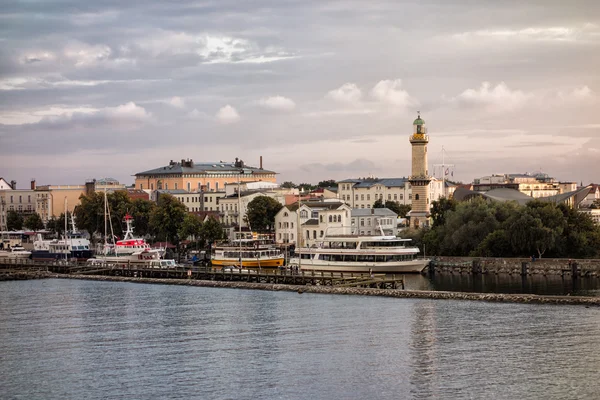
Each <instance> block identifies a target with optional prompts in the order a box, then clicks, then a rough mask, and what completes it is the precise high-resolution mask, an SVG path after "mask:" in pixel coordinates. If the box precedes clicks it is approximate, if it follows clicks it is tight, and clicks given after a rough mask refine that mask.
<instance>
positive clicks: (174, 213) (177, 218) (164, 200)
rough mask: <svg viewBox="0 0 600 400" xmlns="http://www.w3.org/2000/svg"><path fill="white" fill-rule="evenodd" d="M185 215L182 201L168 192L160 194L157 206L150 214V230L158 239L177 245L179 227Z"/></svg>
mask: <svg viewBox="0 0 600 400" xmlns="http://www.w3.org/2000/svg"><path fill="white" fill-rule="evenodd" d="M186 215H187V209H186V207H185V205H184V204H183V203H181V202H180V201H179V200H177V199H176V198H175V197H173V196H171V195H169V194H161V195H160V197H159V198H158V205H157V207H156V208H155V209H154V210H153V211H152V214H151V215H150V230H151V232H152V233H153V234H154V235H155V236H156V237H157V238H158V239H159V240H164V241H166V242H171V243H173V244H175V245H176V246H178V247H179V242H180V240H179V239H180V238H179V227H180V226H181V225H182V224H183V221H184V219H185V216H186Z"/></svg>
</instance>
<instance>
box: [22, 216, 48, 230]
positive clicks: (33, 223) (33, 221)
mask: <svg viewBox="0 0 600 400" xmlns="http://www.w3.org/2000/svg"><path fill="white" fill-rule="evenodd" d="M23 225H24V226H26V227H27V228H29V229H31V230H32V231H34V232H35V231H40V230H42V229H44V222H42V217H40V215H39V214H38V213H34V214H31V215H30V216H29V217H27V219H25V222H24V223H23Z"/></svg>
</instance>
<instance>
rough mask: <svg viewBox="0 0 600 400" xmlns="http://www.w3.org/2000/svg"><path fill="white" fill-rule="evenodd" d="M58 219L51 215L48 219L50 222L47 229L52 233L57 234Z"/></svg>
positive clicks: (47, 223)
mask: <svg viewBox="0 0 600 400" xmlns="http://www.w3.org/2000/svg"><path fill="white" fill-rule="evenodd" d="M57 225H59V224H58V220H57V219H56V217H55V216H52V217H50V219H48V222H46V229H47V230H49V231H50V232H51V233H52V234H56V233H58V227H57Z"/></svg>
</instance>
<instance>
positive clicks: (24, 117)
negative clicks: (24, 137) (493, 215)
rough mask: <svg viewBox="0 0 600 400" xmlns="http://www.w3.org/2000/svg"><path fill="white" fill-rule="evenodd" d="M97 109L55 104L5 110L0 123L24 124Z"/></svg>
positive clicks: (0, 116) (87, 112)
mask: <svg viewBox="0 0 600 400" xmlns="http://www.w3.org/2000/svg"><path fill="white" fill-rule="evenodd" d="M98 111H99V110H98V109H97V108H92V107H85V106H82V107H68V106H63V105H55V106H51V107H49V108H43V109H33V110H28V111H5V112H4V113H2V114H1V115H0V124H4V125H25V124H35V123H37V122H40V121H41V120H42V119H44V118H47V117H68V118H71V117H72V116H73V114H75V113H77V114H94V113H97V112H98Z"/></svg>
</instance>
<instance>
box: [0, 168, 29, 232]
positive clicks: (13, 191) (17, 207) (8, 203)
mask: <svg viewBox="0 0 600 400" xmlns="http://www.w3.org/2000/svg"><path fill="white" fill-rule="evenodd" d="M31 185H32V188H34V187H35V181H32V182H31ZM0 187H1V188H5V189H0V230H4V229H5V227H6V223H7V217H8V212H9V211H14V212H16V213H18V214H20V215H21V216H22V217H23V218H24V219H25V218H27V217H28V216H29V215H31V214H33V213H35V212H36V195H35V191H34V190H33V189H17V182H16V181H11V182H10V184H8V183H7V182H6V181H5V180H4V179H2V178H0Z"/></svg>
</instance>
